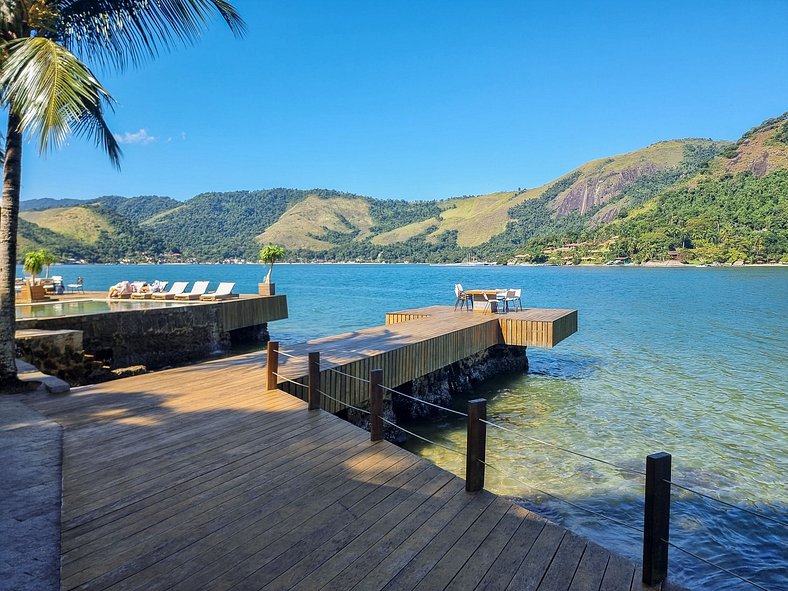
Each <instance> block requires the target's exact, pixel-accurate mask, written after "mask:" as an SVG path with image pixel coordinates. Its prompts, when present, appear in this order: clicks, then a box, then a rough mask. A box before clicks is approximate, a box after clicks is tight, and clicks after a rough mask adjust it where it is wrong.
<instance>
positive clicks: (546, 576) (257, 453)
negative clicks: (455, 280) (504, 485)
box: [29, 315, 642, 591]
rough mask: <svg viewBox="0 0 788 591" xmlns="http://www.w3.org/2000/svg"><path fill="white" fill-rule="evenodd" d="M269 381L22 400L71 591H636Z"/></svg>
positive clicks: (146, 383)
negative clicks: (42, 453) (51, 480)
mask: <svg viewBox="0 0 788 591" xmlns="http://www.w3.org/2000/svg"><path fill="white" fill-rule="evenodd" d="M474 316H476V315H474ZM264 379H265V378H264V371H263V366H262V363H261V358H260V355H259V354H256V355H246V356H243V357H236V358H228V359H222V360H216V361H211V362H206V363H200V364H197V365H192V366H189V367H183V368H178V369H172V370H166V371H162V372H158V373H152V374H147V375H142V376H137V377H131V378H126V379H123V380H118V381H115V382H110V383H107V384H101V385H95V386H86V387H82V388H77V389H75V390H74V391H73V392H72V394H71V395H68V396H61V397H52V396H48V397H43V398H39V399H34V400H30V401H29V404H30V405H31V406H33V407H34V408H35V409H37V410H38V411H39V412H41V413H42V414H44V415H45V416H47V417H48V418H50V419H52V420H54V421H57V422H58V423H59V424H60V425H62V426H63V428H64V437H63V504H62V523H61V530H62V540H61V589H63V590H64V591H66V590H71V589H90V590H104V589H128V590H131V589H139V590H146V591H154V590H158V589H180V590H187V591H188V590H192V589H211V590H217V591H218V590H222V589H302V590H314V589H337V590H338V589H356V590H359V591H368V590H375V589H388V590H394V589H423V590H429V591H431V590H439V589H455V590H459V591H463V590H467V589H528V590H532V591H534V590H542V591H546V590H565V591H575V590H578V591H579V590H597V591H601V590H605V591H619V590H621V591H633V590H635V589H642V586H641V583H640V580H641V577H640V572H639V570H638V568H637V567H636V566H635V565H634V564H633V563H631V562H629V561H627V560H624V559H622V558H620V557H618V556H616V555H612V554H610V553H609V552H607V551H606V550H604V549H602V548H600V547H599V546H597V545H595V544H592V543H589V542H587V541H585V540H583V539H582V538H580V537H578V536H575V535H574V534H572V533H570V532H568V531H566V530H564V529H563V528H561V527H559V526H557V525H555V524H552V523H549V522H547V521H545V520H544V519H542V518H540V517H539V516H537V515H535V514H533V513H531V512H529V511H527V510H525V509H523V508H521V507H519V506H517V505H515V504H513V503H512V502H510V501H508V500H506V499H503V498H500V497H497V496H496V495H494V494H492V493H490V492H487V491H480V492H476V493H468V492H466V491H465V488H464V482H463V481H462V479H460V478H458V477H457V476H455V475H452V474H450V473H448V472H446V471H444V470H442V469H440V468H438V467H437V466H435V465H433V464H431V463H429V462H428V461H426V460H422V459H419V458H418V457H416V456H414V455H412V454H411V453H409V452H407V451H404V450H402V449H400V448H398V447H397V446H395V445H393V444H390V443H388V442H385V441H379V442H374V443H372V442H370V440H369V434H368V433H367V432H366V431H363V430H361V429H359V428H357V427H355V426H353V425H351V424H349V423H347V422H345V421H343V420H342V419H340V418H338V417H336V416H334V415H332V414H331V413H328V412H325V411H322V410H314V411H308V410H307V409H306V404H305V403H304V402H303V401H301V400H298V399H296V398H294V397H292V396H290V395H288V394H286V393H284V392H282V391H278V390H274V391H269V392H265V391H264V386H263V384H264Z"/></svg>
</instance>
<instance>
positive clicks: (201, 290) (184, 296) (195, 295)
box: [174, 281, 210, 301]
mask: <svg viewBox="0 0 788 591" xmlns="http://www.w3.org/2000/svg"><path fill="white" fill-rule="evenodd" d="M209 283H210V281H195V282H194V285H193V286H192V290H191V291H190V292H189V293H179V294H177V295H176V296H175V298H174V299H175V300H176V301H178V300H199V299H200V296H201V295H205V292H206V291H208V284H209Z"/></svg>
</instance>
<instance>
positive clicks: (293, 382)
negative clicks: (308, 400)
mask: <svg viewBox="0 0 788 591" xmlns="http://www.w3.org/2000/svg"><path fill="white" fill-rule="evenodd" d="M272 373H273V374H274V375H275V376H276V377H278V378H279V379H282V380H284V381H285V382H290V383H291V384H295V385H296V386H300V387H301V388H309V386H307V385H306V384H302V383H301V382H296V381H295V380H291V379H290V378H287V377H285V376H283V375H282V374H280V373H277V372H275V371H274V372H272Z"/></svg>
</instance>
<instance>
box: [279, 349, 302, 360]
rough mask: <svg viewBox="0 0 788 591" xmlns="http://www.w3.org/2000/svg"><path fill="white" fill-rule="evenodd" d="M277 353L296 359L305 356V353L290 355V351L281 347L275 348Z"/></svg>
mask: <svg viewBox="0 0 788 591" xmlns="http://www.w3.org/2000/svg"><path fill="white" fill-rule="evenodd" d="M277 353H279V354H280V355H284V356H285V357H289V358H290V359H298V358H299V357H305V355H291V354H290V353H286V352H284V351H282V350H281V349H277Z"/></svg>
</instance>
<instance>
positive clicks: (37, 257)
mask: <svg viewBox="0 0 788 591" xmlns="http://www.w3.org/2000/svg"><path fill="white" fill-rule="evenodd" d="M44 252H45V251H44V249H43V248H42V249H41V250H33V251H31V252H29V253H27V254H26V255H25V266H24V268H25V271H27V272H28V273H30V285H35V284H36V275H40V274H41V271H42V269H43V268H44V265H46V263H45V255H44Z"/></svg>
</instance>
